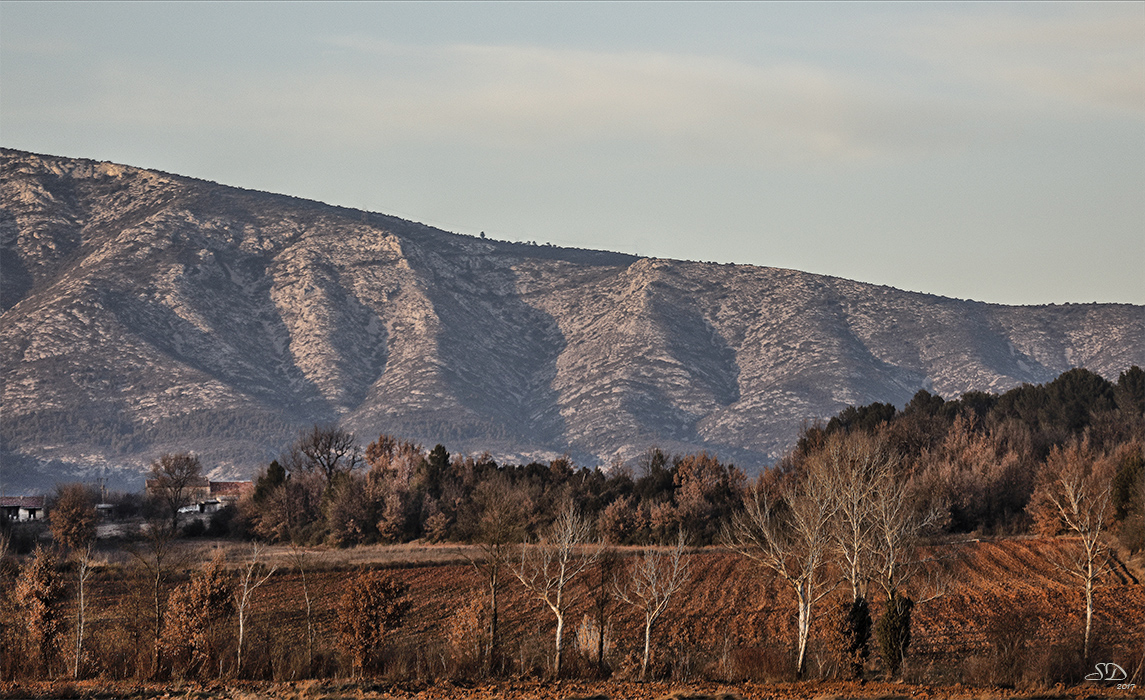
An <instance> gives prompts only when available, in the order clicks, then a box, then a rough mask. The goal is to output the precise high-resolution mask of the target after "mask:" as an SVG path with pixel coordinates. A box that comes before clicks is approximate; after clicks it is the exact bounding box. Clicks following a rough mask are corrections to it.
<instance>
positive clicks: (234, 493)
mask: <svg viewBox="0 0 1145 700" xmlns="http://www.w3.org/2000/svg"><path fill="white" fill-rule="evenodd" d="M160 488H161V487H160V486H159V482H158V481H157V480H155V479H148V480H147V495H148V497H154V496H155V495H156V494H157V492H158V491H159V489H160ZM253 489H254V483H253V482H250V481H210V480H208V479H196V480H195V481H194V482H192V483H191V484H190V485H189V486H188V488H187V493H188V499H187V505H186V506H184V507H183V508H180V509H179V511H180V512H181V513H214V512H215V511H217V510H219V509H220V508H224V507H226V506H228V505H231V504H232V503H236V502H238V500H239V499H240V498H242V496H243V494H245V493H247V492H248V491H251V490H253Z"/></svg>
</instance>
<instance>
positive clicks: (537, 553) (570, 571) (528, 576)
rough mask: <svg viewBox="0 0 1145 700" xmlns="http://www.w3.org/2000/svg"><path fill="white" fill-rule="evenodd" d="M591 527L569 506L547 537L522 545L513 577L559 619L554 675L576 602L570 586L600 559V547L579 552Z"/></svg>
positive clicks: (558, 671)
mask: <svg viewBox="0 0 1145 700" xmlns="http://www.w3.org/2000/svg"><path fill="white" fill-rule="evenodd" d="M591 532H592V527H591V525H590V524H589V522H588V520H586V519H585V518H584V516H583V515H581V514H580V512H579V511H578V510H577V509H576V508H575V507H574V506H573V505H572V504H571V503H570V504H568V505H566V506H565V507H564V508H563V509H562V510H561V512H560V515H558V516H557V519H556V521H555V522H554V523H553V526H552V529H551V530H550V531H549V535H548V537H546V538H545V539H543V540H541V542H539V543H538V544H536V545H534V546H529V545H522V546H521V556H520V559H519V560H518V561H517V562H516V563H515V564H514V565H513V567H512V570H513V574H514V575H515V576H516V577H517V579H518V580H519V581H520V582H521V584H522V585H523V586H524V587H525V589H526V590H527V591H529V592H530V593H532V594H533V595H534V596H536V597H537V598H538V599H540V600H541V602H543V603H544V604H545V605H546V606H548V608H549V610H551V611H552V613H553V616H554V617H556V619H557V632H556V644H555V649H556V650H555V657H554V661H553V675H554V676H556V677H558V678H559V677H560V675H561V656H562V652H563V649H564V627H565V613H566V612H568V607H569V604H570V603H571V602H572V601H573V595H572V592H571V591H569V590H568V588H569V583H570V582H572V580H573V579H575V578H576V577H577V576H579V575H580V574H582V573H583V572H584V571H585V569H587V568H588V567H590V566H592V564H593V563H594V562H595V561H596V560H597V558H598V557H599V556H600V551H601V550H600V548H599V547H594V548H593V549H592V550H591V551H589V552H579V553H578V552H577V551H576V550H577V547H579V546H581V545H584V544H586V543H588V541H589V537H590V534H591Z"/></svg>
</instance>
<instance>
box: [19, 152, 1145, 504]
mask: <svg viewBox="0 0 1145 700" xmlns="http://www.w3.org/2000/svg"><path fill="white" fill-rule="evenodd" d="M0 158H2V166H3V181H2V183H0V242H2V246H3V257H2V259H0V260H2V269H0V272H2V277H0V281H2V284H0V306H2V309H3V315H2V316H0V368H2V373H3V377H4V389H3V414H4V415H3V418H2V422H0V438H2V440H3V444H2V445H0V449H2V454H3V456H4V461H5V462H7V463H9V464H11V465H16V466H14V467H11V468H6V469H5V472H7V474H6V475H5V476H4V479H5V480H6V481H8V482H13V483H14V482H19V481H20V479H21V478H23V477H21V476H19V474H14V472H19V473H20V474H22V473H24V472H27V473H29V474H40V475H41V476H35V477H34V479H33V480H35V479H39V480H41V481H42V480H43V477H42V474H48V475H51V474H57V473H71V474H75V475H81V476H82V475H83V474H85V473H89V472H90V470H92V469H98V468H104V467H106V468H110V469H112V470H113V471H118V472H119V473H122V475H123V478H124V479H127V478H129V477H131V478H134V477H133V475H134V474H137V472H138V470H139V469H140V468H141V467H142V466H143V465H145V464H146V463H147V462H148V461H149V460H150V459H151V458H153V457H154V456H155V455H156V454H158V453H159V452H161V451H167V450H174V449H195V450H197V451H199V452H200V453H202V455H203V457H204V461H205V462H206V463H207V464H208V466H209V467H211V468H213V470H214V472H215V473H217V474H219V475H227V476H237V475H246V474H250V473H251V471H252V469H253V468H254V467H255V466H257V465H258V464H259V463H262V462H264V461H266V460H267V459H269V457H270V456H272V455H273V454H274V453H275V452H276V451H277V450H278V449H280V448H281V447H283V446H284V444H285V442H286V441H289V439H290V437H291V435H292V434H293V431H294V430H295V429H296V428H297V427H298V426H301V425H305V424H308V423H311V422H315V421H332V420H339V421H342V422H343V423H345V424H346V425H347V426H348V427H350V428H351V429H352V430H354V431H355V433H356V434H358V436H359V438H361V439H362V440H363V441H369V440H372V439H373V438H375V437H377V435H378V434H379V433H381V432H387V433H391V434H395V435H399V436H401V437H404V438H408V439H414V440H419V441H422V442H424V443H426V444H434V443H436V442H442V443H444V444H446V446H447V447H449V448H450V450H451V451H470V452H481V451H485V450H488V451H490V452H491V453H493V454H494V456H497V457H499V458H500V459H509V460H525V459H530V458H534V457H535V458H551V457H555V456H558V455H560V454H564V453H568V454H570V455H572V456H573V458H574V459H576V460H577V461H578V462H580V463H585V464H608V463H610V462H611V461H613V460H615V459H631V458H632V457H633V456H635V455H636V454H638V453H639V452H640V451H642V450H643V449H645V448H646V447H648V446H650V445H653V444H655V445H659V446H660V447H662V448H664V449H668V450H674V451H683V450H689V451H695V450H700V449H706V450H709V451H712V452H718V453H719V454H720V455H721V456H723V457H725V458H727V459H731V460H732V461H735V462H736V463H737V464H740V465H741V466H744V467H746V468H748V469H755V468H760V467H762V466H763V465H765V464H767V463H768V462H770V461H771V460H773V459H774V458H776V457H777V456H778V455H779V454H781V453H782V452H783V451H784V450H785V449H786V448H787V447H788V446H789V445H790V444H791V442H792V440H793V439H794V437H795V436H796V434H797V431H798V428H799V425H800V424H801V422H802V421H803V420H804V419H814V418H817V417H827V416H830V415H832V414H834V413H835V412H837V411H838V410H839V409H840V408H842V407H844V406H845V405H848V404H854V403H870V402H872V401H884V402H891V403H896V404H898V405H902V404H903V403H905V401H906V400H909V398H910V396H911V395H913V394H914V393H915V392H916V391H917V390H918V389H928V390H930V391H934V392H936V393H939V394H942V395H944V396H948V397H949V396H956V395H960V394H961V393H963V392H965V391H970V390H990V391H1002V390H1005V389H1008V388H1010V387H1012V386H1016V385H1018V384H1021V383H1025V382H1028V383H1040V382H1045V381H1049V380H1051V379H1053V378H1054V377H1056V376H1057V375H1058V374H1060V373H1061V372H1062V371H1065V370H1067V369H1070V368H1072V367H1078V366H1081V367H1087V368H1088V369H1091V370H1093V371H1096V372H1098V373H1099V374H1103V375H1104V376H1106V377H1109V378H1113V379H1116V375H1117V373H1118V372H1120V371H1121V370H1124V369H1126V368H1128V367H1129V366H1131V365H1133V364H1137V365H1143V364H1145V307H1141V306H1135V305H1131V304H1087V305H1044V306H1004V305H997V304H988V303H985V302H974V301H963V300H957V299H950V298H946V297H940V296H937V295H931V294H925V293H920V292H906V291H901V290H897V289H894V288H891V287H886V286H880V285H872V284H865V283H861V282H855V281H851V280H846V279H843V278H838V277H829V276H823V275H814V274H811V273H804V272H799V271H796V270H787V269H781V268H769V267H758V266H750V265H736V264H718V263H702V262H692V261H675V260H664V259H657V258H645V257H639V256H633V255H627V254H623V253H611V252H607V251H590V250H582V249H570V248H560V247H556V246H548V245H540V246H538V245H533V244H524V243H512V242H504V241H494V240H491V239H480V238H476V237H472V236H466V235H464V234H457V233H451V232H447V231H442V230H439V229H435V228H433V227H430V226H426V225H424V224H419V223H416V222H411V221H407V220H404V219H400V218H397V217H392V216H388V215H384V214H377V213H369V212H361V211H358V210H353V209H348V208H345V207H337V206H333V205H326V204H323V203H321V202H314V201H311V200H304V199H298V198H294V197H288V196H286V195H277V194H272V193H263V192H258V191H253V190H243V189H239V188H233V187H227V186H224V185H218V184H216V183H212V182H209V181H205V180H197V179H194V178H186V177H183V176H179V175H171V174H167V173H160V172H158V171H150V170H143V169H139V168H132V167H130V166H123V165H117V164H110V163H100V162H96V161H89V160H81V159H70V158H64V157H57V156H44V155H37V154H31V153H26V152H21V151H15V150H11V149H2V150H0ZM85 426H86V427H85ZM37 465H39V466H37ZM45 465H47V466H45ZM37 470H39V471H37ZM25 480H27V479H25Z"/></svg>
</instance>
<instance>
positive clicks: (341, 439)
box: [284, 425, 362, 484]
mask: <svg viewBox="0 0 1145 700" xmlns="http://www.w3.org/2000/svg"><path fill="white" fill-rule="evenodd" d="M284 461H285V463H286V464H285V466H286V468H287V469H289V470H290V471H292V472H298V471H313V472H318V473H320V474H322V476H323V477H324V478H325V479H326V483H328V484H329V483H330V482H331V481H333V480H334V477H336V476H337V475H338V474H348V473H350V472H352V471H354V470H355V469H357V468H358V467H360V466H362V448H361V447H359V446H358V443H357V441H355V440H354V435H353V433H350V432H347V431H345V430H343V429H342V428H340V427H338V426H337V425H315V426H314V427H313V428H311V429H310V430H303V431H301V432H300V433H299V435H298V439H297V440H296V441H295V442H294V445H292V446H291V448H290V451H289V452H288V453H287V454H286V455H285V456H284Z"/></svg>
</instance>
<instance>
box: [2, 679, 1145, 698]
mask: <svg viewBox="0 0 1145 700" xmlns="http://www.w3.org/2000/svg"><path fill="white" fill-rule="evenodd" d="M1139 697H1143V694H1142V693H1141V691H1140V689H1118V688H1116V687H1114V686H1108V687H1097V686H1077V687H1072V688H1065V687H1061V686H1057V687H1052V688H1043V689H1035V690H1025V691H1016V690H1012V689H1005V688H982V687H973V686H962V685H954V686H930V685H912V684H905V683H885V682H868V683H865V684H859V683H855V682H838V681H825V682H807V683H772V684H763V683H688V684H671V683H636V682H582V681H573V682H570V681H562V682H560V683H552V682H540V681H507V682H503V683H492V684H480V685H472V686H469V685H457V684H454V683H448V682H447V683H441V684H434V685H426V686H418V685H413V684H385V683H376V682H361V683H350V682H330V681H326V682H323V681H304V682H297V683H266V682H233V681H232V682H229V683H222V682H220V683H213V684H183V683H181V684H174V685H167V684H140V683H95V682H80V683H67V682H55V683H36V684H26V685H9V686H7V687H5V686H0V698H92V699H93V700H94V699H97V698H109V699H110V698H139V699H144V698H161V699H163V700H208V699H215V698H218V699H227V700H260V699H262V698H274V699H282V700H342V699H346V700H350V699H355V700H375V699H376V700H390V699H392V700H449V699H456V700H495V699H498V698H504V699H506V700H510V699H512V700H518V699H520V700H740V699H742V700H845V699H847V698H856V699H860V698H862V699H870V700H875V699H881V700H928V699H930V698H934V699H936V700H938V699H943V700H946V699H949V700H987V699H989V698H1000V699H1002V698H1006V699H1009V698H1014V699H1018V698H1026V699H1031V700H1032V699H1034V698H1038V699H1046V700H1049V699H1052V698H1061V699H1062V700H1081V699H1082V698H1139Z"/></svg>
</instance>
